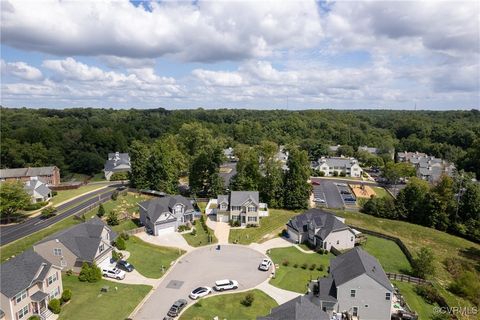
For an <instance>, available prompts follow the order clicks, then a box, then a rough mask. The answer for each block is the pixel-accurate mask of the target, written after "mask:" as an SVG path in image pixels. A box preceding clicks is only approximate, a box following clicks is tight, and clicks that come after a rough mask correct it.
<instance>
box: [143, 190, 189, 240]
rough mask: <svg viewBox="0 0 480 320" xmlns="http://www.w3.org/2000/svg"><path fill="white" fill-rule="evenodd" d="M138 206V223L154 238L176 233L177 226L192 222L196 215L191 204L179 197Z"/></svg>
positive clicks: (155, 200) (154, 200)
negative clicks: (151, 233)
mask: <svg viewBox="0 0 480 320" xmlns="http://www.w3.org/2000/svg"><path fill="white" fill-rule="evenodd" d="M138 206H139V208H140V221H141V222H142V223H143V224H144V225H145V227H147V228H148V229H149V230H151V231H152V232H153V234H154V235H156V236H158V235H160V234H165V233H168V232H174V231H177V229H178V227H179V226H181V225H185V224H187V223H188V222H192V221H193V219H194V218H195V216H196V214H197V212H196V211H195V209H194V208H193V205H192V202H191V201H190V200H188V199H187V198H185V197H183V196H180V195H175V196H165V197H162V198H154V199H152V200H148V201H143V202H140V203H139V204H138Z"/></svg>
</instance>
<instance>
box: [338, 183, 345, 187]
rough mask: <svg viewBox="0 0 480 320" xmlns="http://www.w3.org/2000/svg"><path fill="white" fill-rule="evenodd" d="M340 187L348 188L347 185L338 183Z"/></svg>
mask: <svg viewBox="0 0 480 320" xmlns="http://www.w3.org/2000/svg"><path fill="white" fill-rule="evenodd" d="M336 185H337V186H339V187H348V186H347V184H346V183H336Z"/></svg>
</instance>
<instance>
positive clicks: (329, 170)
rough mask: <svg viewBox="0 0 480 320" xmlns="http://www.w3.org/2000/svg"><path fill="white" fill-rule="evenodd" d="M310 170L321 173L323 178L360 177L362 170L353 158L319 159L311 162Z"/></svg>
mask: <svg viewBox="0 0 480 320" xmlns="http://www.w3.org/2000/svg"><path fill="white" fill-rule="evenodd" d="M312 169H315V170H319V171H322V172H323V173H324V174H325V176H333V175H334V174H337V175H345V176H350V177H355V178H360V177H361V176H362V171H363V170H362V168H361V167H360V165H359V164H358V160H357V159H355V158H344V157H321V158H320V159H318V161H314V162H312Z"/></svg>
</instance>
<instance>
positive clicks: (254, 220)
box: [207, 191, 268, 225]
mask: <svg viewBox="0 0 480 320" xmlns="http://www.w3.org/2000/svg"><path fill="white" fill-rule="evenodd" d="M215 204H216V208H215V209H214V210H212V214H214V215H216V220H217V221H219V222H229V221H239V222H240V224H242V225H247V224H252V225H258V224H259V223H260V218H261V217H266V216H268V206H267V204H266V203H261V202H260V201H259V195H258V191H232V192H230V196H228V195H218V197H217V199H211V200H210V202H209V206H210V205H215ZM207 207H208V206H207ZM207 214H208V212H207Z"/></svg>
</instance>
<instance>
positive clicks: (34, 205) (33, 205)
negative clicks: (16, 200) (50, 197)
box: [23, 201, 48, 211]
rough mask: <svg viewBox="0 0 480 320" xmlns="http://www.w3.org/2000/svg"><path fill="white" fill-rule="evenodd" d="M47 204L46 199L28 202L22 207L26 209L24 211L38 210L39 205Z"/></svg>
mask: <svg viewBox="0 0 480 320" xmlns="http://www.w3.org/2000/svg"><path fill="white" fill-rule="evenodd" d="M47 204H48V201H42V202H37V203H30V204H28V205H26V206H25V207H24V208H23V209H24V210H26V211H32V210H38V209H40V208H41V207H44V206H46V205H47Z"/></svg>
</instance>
